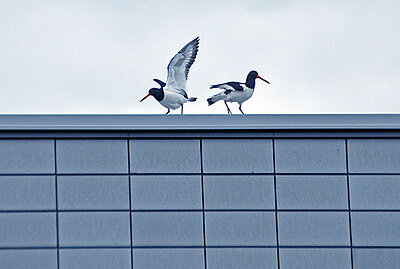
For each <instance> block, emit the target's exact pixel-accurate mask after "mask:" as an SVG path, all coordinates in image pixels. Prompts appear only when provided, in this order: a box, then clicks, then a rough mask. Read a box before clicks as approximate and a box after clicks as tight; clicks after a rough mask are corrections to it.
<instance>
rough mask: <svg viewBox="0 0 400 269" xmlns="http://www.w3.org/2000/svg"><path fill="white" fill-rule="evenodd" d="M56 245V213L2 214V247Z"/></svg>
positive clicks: (0, 230)
mask: <svg viewBox="0 0 400 269" xmlns="http://www.w3.org/2000/svg"><path fill="white" fill-rule="evenodd" d="M55 246H56V214H55V213H1V214H0V247H55Z"/></svg>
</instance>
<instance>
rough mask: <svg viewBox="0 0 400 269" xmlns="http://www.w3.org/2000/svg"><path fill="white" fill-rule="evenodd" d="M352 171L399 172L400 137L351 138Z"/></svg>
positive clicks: (350, 167) (350, 162)
mask: <svg viewBox="0 0 400 269" xmlns="http://www.w3.org/2000/svg"><path fill="white" fill-rule="evenodd" d="M348 149H349V171H350V172H351V173H399V172H400V140H399V139H349V140H348Z"/></svg>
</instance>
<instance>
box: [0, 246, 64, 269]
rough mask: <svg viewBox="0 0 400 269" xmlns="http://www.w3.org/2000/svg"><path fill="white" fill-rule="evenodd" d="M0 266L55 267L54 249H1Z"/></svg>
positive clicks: (12, 268) (21, 268)
mask: <svg viewBox="0 0 400 269" xmlns="http://www.w3.org/2000/svg"><path fill="white" fill-rule="evenodd" d="M0 268H4V269H27V268H29V269H54V268H57V250H55V249H2V250H0Z"/></svg>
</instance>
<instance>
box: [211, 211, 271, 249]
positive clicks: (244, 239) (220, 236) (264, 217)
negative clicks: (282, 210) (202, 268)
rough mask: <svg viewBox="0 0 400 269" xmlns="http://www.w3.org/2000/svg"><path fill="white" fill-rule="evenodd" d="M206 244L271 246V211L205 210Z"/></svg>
mask: <svg viewBox="0 0 400 269" xmlns="http://www.w3.org/2000/svg"><path fill="white" fill-rule="evenodd" d="M206 243H207V246H272V245H275V244H276V235H275V214H274V213H272V212H207V213H206Z"/></svg>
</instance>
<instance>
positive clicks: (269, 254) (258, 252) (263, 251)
mask: <svg viewBox="0 0 400 269" xmlns="http://www.w3.org/2000/svg"><path fill="white" fill-rule="evenodd" d="M249 268H251V269H265V268H268V269H270V268H271V269H273V268H278V262H277V257H276V249H275V248H209V249H207V269H249Z"/></svg>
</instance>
